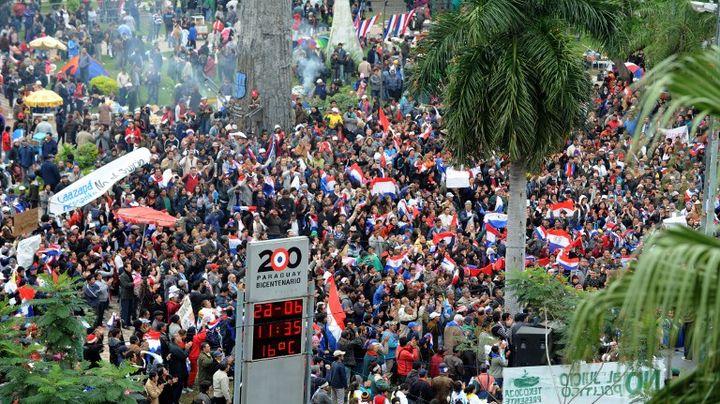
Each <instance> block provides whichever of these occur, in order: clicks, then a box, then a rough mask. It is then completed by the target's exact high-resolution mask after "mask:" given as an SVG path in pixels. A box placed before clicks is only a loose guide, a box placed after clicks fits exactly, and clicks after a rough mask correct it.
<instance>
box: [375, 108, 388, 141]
mask: <svg viewBox="0 0 720 404" xmlns="http://www.w3.org/2000/svg"><path fill="white" fill-rule="evenodd" d="M378 120H379V121H380V126H382V128H383V133H384V134H386V135H387V133H388V130H390V121H389V120H388V119H387V116H385V111H383V109H382V108H380V112H378Z"/></svg>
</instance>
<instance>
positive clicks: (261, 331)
mask: <svg viewBox="0 0 720 404" xmlns="http://www.w3.org/2000/svg"><path fill="white" fill-rule="evenodd" d="M253 319H254V324H253V342H252V353H253V354H252V358H253V360H259V359H269V358H276V357H282V356H289V355H297V354H299V353H301V352H302V346H301V344H302V334H303V330H302V328H303V326H302V324H303V322H302V319H303V299H291V300H281V301H277V302H270V303H255V305H254V307H253Z"/></svg>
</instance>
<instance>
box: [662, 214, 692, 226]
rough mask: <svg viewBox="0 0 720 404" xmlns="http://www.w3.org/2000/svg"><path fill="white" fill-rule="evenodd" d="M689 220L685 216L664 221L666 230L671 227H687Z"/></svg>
mask: <svg viewBox="0 0 720 404" xmlns="http://www.w3.org/2000/svg"><path fill="white" fill-rule="evenodd" d="M687 225H688V224H687V218H686V217H685V216H674V217H669V218H667V219H663V226H665V228H668V227H671V226H687Z"/></svg>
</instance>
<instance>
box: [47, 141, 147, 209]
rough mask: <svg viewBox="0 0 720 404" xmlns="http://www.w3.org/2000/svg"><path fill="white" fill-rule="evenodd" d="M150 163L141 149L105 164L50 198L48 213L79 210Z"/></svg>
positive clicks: (145, 152)
mask: <svg viewBox="0 0 720 404" xmlns="http://www.w3.org/2000/svg"><path fill="white" fill-rule="evenodd" d="M149 162H150V150H148V149H147V148H145V147H143V148H140V149H137V150H135V151H133V152H131V153H128V154H126V155H124V156H122V157H120V158H118V159H116V160H113V161H111V162H109V163H108V164H105V165H104V166H102V167H100V168H98V169H97V170H95V171H93V172H91V173H90V174H88V175H86V176H84V177H82V178H80V179H78V180H77V181H75V182H73V183H72V184H71V185H70V186H69V187H67V188H65V189H63V190H62V191H60V192H58V193H57V194H55V195H53V196H52V198H50V203H49V206H48V212H49V213H51V214H53V215H61V214H63V213H65V212H70V211H71V210H73V209H75V208H80V207H83V206H85V205H87V204H88V203H90V202H92V201H94V200H95V199H97V198H99V197H100V196H102V194H104V193H105V192H107V191H109V190H110V189H111V188H112V186H113V185H115V183H116V182H118V181H120V180H121V179H123V178H125V177H127V176H128V175H130V173H132V172H133V171H135V169H137V168H139V167H142V166H144V165H145V164H147V163H149Z"/></svg>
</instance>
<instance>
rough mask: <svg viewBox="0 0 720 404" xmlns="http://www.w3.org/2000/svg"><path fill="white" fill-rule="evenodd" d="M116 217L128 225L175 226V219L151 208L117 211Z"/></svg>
mask: <svg viewBox="0 0 720 404" xmlns="http://www.w3.org/2000/svg"><path fill="white" fill-rule="evenodd" d="M116 216H117V217H118V219H122V220H124V221H126V222H128V223H135V224H154V225H155V226H163V227H172V226H175V223H176V222H177V218H176V217H174V216H170V215H169V214H167V213H165V212H161V211H159V210H155V209H152V208H145V207H137V208H123V209H118V211H117V213H116Z"/></svg>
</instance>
